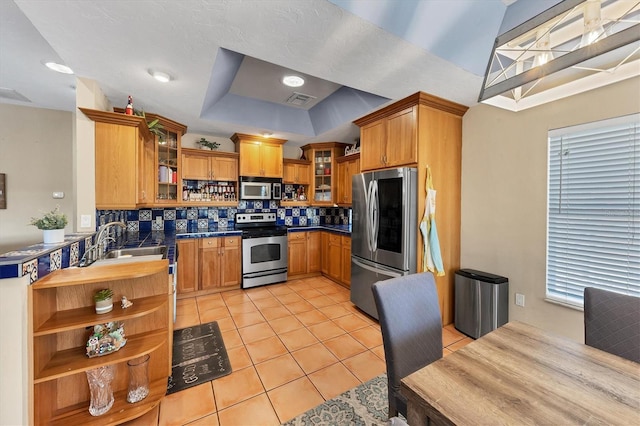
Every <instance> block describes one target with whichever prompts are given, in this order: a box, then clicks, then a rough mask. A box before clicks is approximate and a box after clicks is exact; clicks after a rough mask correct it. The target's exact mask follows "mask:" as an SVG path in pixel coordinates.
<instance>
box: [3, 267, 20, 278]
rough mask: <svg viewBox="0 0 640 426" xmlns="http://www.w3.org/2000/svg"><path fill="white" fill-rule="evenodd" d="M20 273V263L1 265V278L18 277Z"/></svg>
mask: <svg viewBox="0 0 640 426" xmlns="http://www.w3.org/2000/svg"><path fill="white" fill-rule="evenodd" d="M18 276H20V275H18V264H17V263H14V264H13V265H2V266H0V278H16V277H18Z"/></svg>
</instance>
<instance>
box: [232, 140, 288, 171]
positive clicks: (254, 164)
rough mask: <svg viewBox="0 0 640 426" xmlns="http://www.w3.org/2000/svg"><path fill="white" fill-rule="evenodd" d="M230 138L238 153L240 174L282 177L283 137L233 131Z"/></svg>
mask: <svg viewBox="0 0 640 426" xmlns="http://www.w3.org/2000/svg"><path fill="white" fill-rule="evenodd" d="M231 140H232V141H233V142H234V143H235V144H236V152H238V153H240V176H258V177H273V178H282V176H283V164H282V145H283V144H284V143H285V142H286V140H284V139H274V138H263V137H260V136H253V135H244V134H241V133H235V134H234V135H233V136H231Z"/></svg>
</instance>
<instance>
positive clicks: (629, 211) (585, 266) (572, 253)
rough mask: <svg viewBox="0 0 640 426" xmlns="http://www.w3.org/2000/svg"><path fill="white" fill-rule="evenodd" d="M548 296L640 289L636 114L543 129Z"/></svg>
mask: <svg viewBox="0 0 640 426" xmlns="http://www.w3.org/2000/svg"><path fill="white" fill-rule="evenodd" d="M548 160H549V162H548V164H549V170H548V203H547V205H548V215H547V298H549V299H552V300H556V301H560V302H562V303H567V304H570V305H576V306H583V292H584V288H585V287H597V288H601V289H604V290H610V291H615V292H619V293H624V294H631V295H635V296H640V114H634V115H633V116H626V117H620V118H617V119H612V120H606V121H600V122H597V123H589V124H586V125H581V126H574V127H570V128H564V129H558V130H553V131H551V132H549V159H548Z"/></svg>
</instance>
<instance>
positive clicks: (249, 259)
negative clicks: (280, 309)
mask: <svg viewBox="0 0 640 426" xmlns="http://www.w3.org/2000/svg"><path fill="white" fill-rule="evenodd" d="M236 229H241V230H242V288H250V287H256V286H260V285H264V284H273V283H279V282H283V281H286V280H287V228H286V227H285V226H278V225H276V214H275V213H237V214H236Z"/></svg>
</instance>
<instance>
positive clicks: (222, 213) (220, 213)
mask: <svg viewBox="0 0 640 426" xmlns="http://www.w3.org/2000/svg"><path fill="white" fill-rule="evenodd" d="M227 213H228V210H227V209H218V220H219V219H221V218H224V219H226V218H227Z"/></svg>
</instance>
